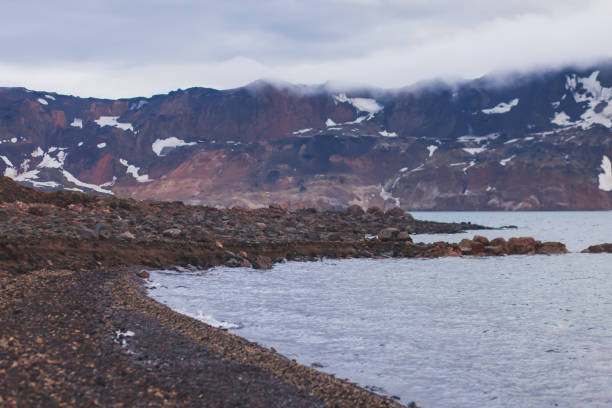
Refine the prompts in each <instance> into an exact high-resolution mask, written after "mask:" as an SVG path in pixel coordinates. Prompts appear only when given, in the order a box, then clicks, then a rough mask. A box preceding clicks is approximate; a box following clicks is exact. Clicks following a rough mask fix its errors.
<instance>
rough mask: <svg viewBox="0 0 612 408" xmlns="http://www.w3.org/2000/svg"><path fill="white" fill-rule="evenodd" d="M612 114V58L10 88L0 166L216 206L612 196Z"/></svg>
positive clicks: (525, 204)
mask: <svg viewBox="0 0 612 408" xmlns="http://www.w3.org/2000/svg"><path fill="white" fill-rule="evenodd" d="M611 129H612V66H608V65H603V66H599V67H593V68H591V69H588V70H572V69H565V70H559V71H550V72H545V73H538V74H532V75H522V76H515V77H509V78H506V79H505V80H504V82H502V81H501V80H500V79H499V78H492V77H485V78H481V79H478V80H474V81H467V82H463V83H459V84H453V85H449V84H445V83H438V82H432V83H429V84H426V85H423V86H419V87H408V88H403V89H399V90H392V91H381V90H367V89H366V90H347V91H346V92H332V91H330V90H329V89H327V88H326V87H323V86H320V87H304V86H293V85H289V84H287V85H278V84H271V83H267V82H264V81H258V82H256V83H253V84H251V85H249V86H246V87H243V88H238V89H232V90H226V91H218V90H214V89H205V88H192V89H187V90H180V91H176V92H171V93H169V94H167V95H157V96H154V97H152V98H133V99H121V100H102V99H93V98H88V99H84V98H76V97H72V96H66V95H58V94H55V93H51V92H38V91H30V90H26V89H23V88H0V173H3V174H4V175H6V176H8V177H11V178H13V179H14V180H16V181H18V182H19V183H22V184H24V185H27V186H34V187H36V188H39V189H44V190H49V189H65V190H81V191H89V192H98V193H100V194H113V193H114V194H118V195H121V196H131V197H135V198H139V199H148V198H151V199H161V200H182V201H185V202H187V203H196V204H207V205H212V206H234V205H241V206H248V207H257V206H262V205H268V204H269V203H272V202H278V203H281V204H283V205H286V206H288V207H291V208H302V207H317V208H320V209H329V208H341V207H346V206H348V205H350V204H359V205H362V206H364V207H368V206H372V205H376V206H380V207H385V208H390V207H393V206H401V207H402V208H404V209H409V210H434V209H435V210H579V209H587V210H594V209H606V210H609V209H612V169H611V165H610V159H612V137H611V135H612V131H611Z"/></svg>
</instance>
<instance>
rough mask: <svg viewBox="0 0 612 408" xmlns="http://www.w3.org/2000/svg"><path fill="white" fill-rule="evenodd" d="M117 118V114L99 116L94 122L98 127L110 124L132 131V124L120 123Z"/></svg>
mask: <svg viewBox="0 0 612 408" xmlns="http://www.w3.org/2000/svg"><path fill="white" fill-rule="evenodd" d="M117 119H119V116H100V118H99V119H96V120H95V121H94V122H96V123H97V124H98V126H100V127H104V126H111V127H116V128H118V129H123V130H126V131H127V130H131V131H132V132H133V131H134V127H133V126H132V124H131V123H121V122H118V121H117Z"/></svg>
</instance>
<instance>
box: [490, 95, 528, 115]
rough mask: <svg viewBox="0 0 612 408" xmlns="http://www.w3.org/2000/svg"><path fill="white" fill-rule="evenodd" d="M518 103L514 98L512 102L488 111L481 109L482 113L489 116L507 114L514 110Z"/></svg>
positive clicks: (501, 104) (503, 103)
mask: <svg viewBox="0 0 612 408" xmlns="http://www.w3.org/2000/svg"><path fill="white" fill-rule="evenodd" d="M518 103H519V99H518V98H515V99H513V100H511V101H510V102H507V103H506V102H502V103H500V104H499V105H497V106H495V107H493V108H490V109H483V110H482V113H485V114H487V115H491V114H499V113H507V112H510V110H511V109H512V108H514V107H515V106H516V105H518Z"/></svg>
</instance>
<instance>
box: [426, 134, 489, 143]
mask: <svg viewBox="0 0 612 408" xmlns="http://www.w3.org/2000/svg"><path fill="white" fill-rule="evenodd" d="M498 137H499V133H489V134H488V135H484V136H474V135H463V136H459V137H458V138H457V141H458V142H460V143H478V144H480V143H482V142H485V141H487V140H495V139H497V138H498ZM438 142H439V141H438Z"/></svg>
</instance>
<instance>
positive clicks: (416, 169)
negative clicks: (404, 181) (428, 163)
mask: <svg viewBox="0 0 612 408" xmlns="http://www.w3.org/2000/svg"><path fill="white" fill-rule="evenodd" d="M423 170H425V163H423V164H420V165H419V166H418V167H415V168H414V169H412V170H410V171H409V172H408V173H414V172H415V171H423Z"/></svg>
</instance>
